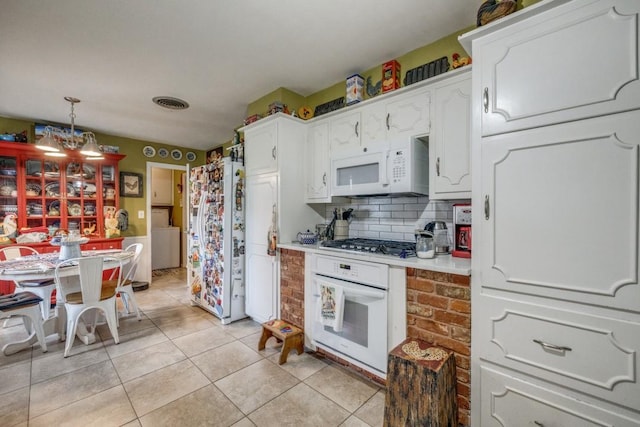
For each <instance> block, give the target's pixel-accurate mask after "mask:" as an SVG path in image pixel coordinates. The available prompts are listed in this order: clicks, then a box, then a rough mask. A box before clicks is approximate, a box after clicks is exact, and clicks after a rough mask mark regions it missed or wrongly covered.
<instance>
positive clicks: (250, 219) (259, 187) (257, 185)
mask: <svg viewBox="0 0 640 427" xmlns="http://www.w3.org/2000/svg"><path fill="white" fill-rule="evenodd" d="M245 138H246V137H245ZM245 143H246V139H245ZM247 160H248V159H247ZM245 195H246V225H245V227H246V229H245V230H246V233H245V244H246V248H245V250H246V304H247V306H246V313H247V314H248V315H249V316H251V317H252V318H254V319H255V320H256V321H259V322H265V321H267V320H270V319H275V318H277V317H278V298H277V292H278V288H277V283H278V282H277V278H278V271H277V268H276V267H277V265H278V264H277V259H276V257H275V256H270V255H268V254H267V249H268V246H269V240H268V236H269V227H270V226H271V221H272V220H271V212H272V209H273V208H277V206H278V175H277V174H262V175H257V176H252V177H251V176H249V177H247V180H246V188H245Z"/></svg>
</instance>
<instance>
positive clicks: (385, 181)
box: [380, 150, 389, 187]
mask: <svg viewBox="0 0 640 427" xmlns="http://www.w3.org/2000/svg"><path fill="white" fill-rule="evenodd" d="M383 166H384V167H383V168H382V169H383V170H382V171H380V172H381V174H383V176H381V177H380V183H382V186H383V187H386V186H387V185H389V150H387V151H385V152H384V165H383Z"/></svg>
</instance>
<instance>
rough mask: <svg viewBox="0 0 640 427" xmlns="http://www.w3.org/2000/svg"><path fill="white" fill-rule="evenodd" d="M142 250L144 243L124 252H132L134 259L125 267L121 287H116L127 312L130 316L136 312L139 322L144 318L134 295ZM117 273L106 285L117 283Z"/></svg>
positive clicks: (129, 247)
mask: <svg viewBox="0 0 640 427" xmlns="http://www.w3.org/2000/svg"><path fill="white" fill-rule="evenodd" d="M142 248H143V245H142V243H133V244H131V245H129V246H127V247H126V248H125V249H124V250H123V252H132V253H133V258H132V259H131V261H129V263H128V264H125V265H124V266H123V269H124V271H123V272H122V280H120V285H118V286H117V287H116V292H117V293H118V295H120V299H121V300H122V305H123V307H124V309H125V312H126V313H127V314H129V313H133V312H134V311H135V313H136V316H137V317H138V320H142V317H141V316H140V308H139V307H138V303H137V301H136V297H135V295H134V293H133V279H134V277H135V275H136V270H137V268H138V262H139V261H140V255H141V254H142ZM117 273H118V272H117V271H114V272H113V273H112V275H111V277H110V278H109V280H108V281H106V282H105V283H107V285H109V286H110V285H113V282H114V281H117V280H116V278H115V275H117Z"/></svg>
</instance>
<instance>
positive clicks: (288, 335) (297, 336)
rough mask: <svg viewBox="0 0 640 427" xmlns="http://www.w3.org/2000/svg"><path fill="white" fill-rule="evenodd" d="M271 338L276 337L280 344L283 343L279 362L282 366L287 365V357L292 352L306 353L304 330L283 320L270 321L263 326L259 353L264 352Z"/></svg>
mask: <svg viewBox="0 0 640 427" xmlns="http://www.w3.org/2000/svg"><path fill="white" fill-rule="evenodd" d="M271 337H275V338H276V339H277V340H278V342H283V344H282V351H281V352H280V360H279V361H278V363H279V364H280V365H282V364H283V363H286V361H287V356H289V352H290V351H291V350H296V351H297V352H298V354H302V352H303V351H304V333H303V331H302V329H300V328H298V327H297V326H293V325H291V324H289V323H287V322H285V321H283V320H269V321H268V322H264V323H263V324H262V336H261V337H260V342H259V343H258V351H259V350H264V346H265V344H266V343H267V340H268V339H269V338H271Z"/></svg>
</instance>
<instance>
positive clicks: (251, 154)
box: [244, 121, 278, 176]
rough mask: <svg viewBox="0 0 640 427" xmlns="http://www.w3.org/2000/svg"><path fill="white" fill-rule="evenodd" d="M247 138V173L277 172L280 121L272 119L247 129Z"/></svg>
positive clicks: (245, 135)
mask: <svg viewBox="0 0 640 427" xmlns="http://www.w3.org/2000/svg"><path fill="white" fill-rule="evenodd" d="M244 138H245V152H244V155H245V168H246V171H247V175H249V176H253V175H258V174H262V173H271V172H277V170H278V123H277V122H276V121H270V122H268V123H266V124H263V125H262V126H260V125H258V126H256V127H252V128H251V129H247V130H246V131H245V133H244Z"/></svg>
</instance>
